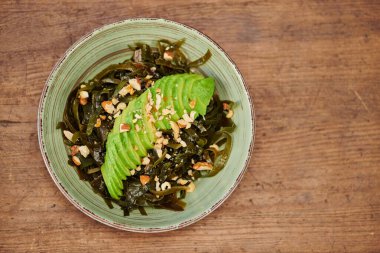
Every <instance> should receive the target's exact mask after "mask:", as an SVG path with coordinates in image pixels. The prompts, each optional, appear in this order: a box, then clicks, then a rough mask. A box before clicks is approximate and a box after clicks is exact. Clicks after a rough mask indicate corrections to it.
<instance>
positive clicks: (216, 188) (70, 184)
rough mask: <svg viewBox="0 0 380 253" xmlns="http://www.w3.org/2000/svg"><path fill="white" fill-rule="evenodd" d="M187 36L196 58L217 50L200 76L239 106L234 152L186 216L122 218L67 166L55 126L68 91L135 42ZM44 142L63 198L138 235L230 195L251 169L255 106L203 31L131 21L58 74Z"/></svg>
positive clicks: (89, 42)
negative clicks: (211, 78) (207, 79)
mask: <svg viewBox="0 0 380 253" xmlns="http://www.w3.org/2000/svg"><path fill="white" fill-rule="evenodd" d="M162 38H164V39H169V40H179V39H182V38H186V43H185V45H184V47H183V49H184V51H185V52H186V54H187V55H188V56H189V58H190V59H196V58H198V57H200V56H201V55H203V54H204V53H205V52H206V51H207V49H210V50H211V53H212V57H211V59H210V60H209V61H208V62H207V63H206V64H205V65H203V66H202V67H201V71H202V72H204V73H205V74H206V75H208V76H212V77H214V78H215V80H216V89H217V92H218V93H219V95H220V97H221V98H222V99H228V100H232V101H235V102H236V104H237V106H236V108H235V114H234V117H233V120H234V122H235V123H236V125H237V128H236V130H235V132H234V133H233V148H232V153H231V155H230V157H229V160H228V163H227V165H226V167H225V168H224V169H223V170H222V171H221V172H220V173H219V174H218V175H217V176H215V177H212V178H207V179H200V180H198V181H197V182H196V190H195V192H193V193H191V194H188V195H187V197H186V202H187V207H186V209H185V211H183V212H172V211H167V210H160V209H153V208H147V212H148V216H141V215H140V214H139V212H138V211H135V212H132V213H131V215H130V216H128V217H124V216H123V213H122V211H121V210H120V209H119V208H118V207H116V208H113V209H109V208H108V207H107V205H106V204H105V203H104V201H103V200H102V198H101V197H100V196H98V195H96V194H95V193H94V192H93V191H92V189H91V187H90V185H89V184H88V183H87V182H83V181H81V180H79V178H78V175H77V174H76V172H75V170H74V169H73V168H70V167H69V166H68V165H67V150H66V149H65V146H64V144H63V140H62V135H61V132H60V130H57V129H56V124H57V122H59V121H61V120H62V115H63V110H64V107H65V103H66V99H67V97H68V95H69V92H70V91H71V90H72V89H73V87H74V86H76V85H78V84H79V83H80V82H82V81H84V80H88V79H90V78H92V77H93V76H94V75H95V74H96V73H97V72H99V71H100V70H101V69H103V68H105V67H106V66H108V65H110V64H112V63H119V62H121V61H123V60H124V59H125V58H126V57H129V56H130V55H131V51H130V50H129V49H128V45H129V44H134V43H135V42H144V43H148V44H150V45H152V46H154V45H155V42H156V41H157V40H158V39H162ZM38 134H39V135H38V137H39V143H40V148H41V152H42V156H43V158H44V161H45V164H46V167H47V169H48V171H49V173H50V175H51V177H52V178H53V180H54V182H55V183H56V184H57V186H58V188H59V189H60V190H61V192H62V193H63V195H65V197H66V198H67V199H68V200H69V201H70V202H71V203H73V205H74V206H76V207H77V208H78V209H79V210H81V211H82V212H83V213H85V214H87V215H88V216H90V217H91V218H93V219H95V220H97V221H100V222H102V223H104V224H106V225H109V226H112V227H115V228H119V229H123V230H128V231H135V232H161V231H168V230H173V229H177V228H181V227H184V226H187V225H189V224H192V223H194V222H196V221H198V220H200V219H202V218H203V217H205V216H206V215H207V214H209V213H211V212H212V211H213V210H215V209H216V208H217V207H218V206H220V205H221V204H222V203H223V201H224V200H226V198H227V197H228V196H229V195H230V194H231V192H232V191H233V190H234V189H235V188H236V186H237V185H238V183H239V181H240V180H241V178H242V176H243V174H244V171H245V170H246V168H247V165H248V161H249V157H250V154H251V151H252V147H253V137H254V114H253V105H252V103H251V100H250V96H249V93H248V90H247V87H246V86H245V84H244V80H243V77H242V76H241V74H240V72H239V71H238V69H237V67H236V65H235V64H234V63H233V62H232V61H231V59H230V58H229V57H228V56H227V54H226V53H225V52H224V51H223V50H222V49H221V48H220V47H219V46H218V45H217V44H216V43H215V42H213V41H212V40H211V39H210V38H208V37H207V36H205V35H204V34H202V33H200V32H199V31H197V30H195V29H193V28H190V27H188V26H185V25H183V24H179V23H176V22H173V21H169V20H164V19H129V20H125V21H121V22H118V23H114V24H110V25H106V26H103V27H101V28H99V29H96V30H95V31H93V32H92V33H90V34H88V35H86V36H85V37H83V38H81V39H80V40H79V41H77V42H76V43H75V44H74V45H73V46H72V47H71V48H70V49H69V50H68V51H67V52H66V53H65V55H64V56H63V57H62V59H61V60H60V61H59V62H58V63H57V65H56V66H55V67H54V69H53V70H52V72H51V74H50V76H49V78H48V80H47V82H46V85H45V88H44V90H43V92H42V95H41V102H40V107H39V114H38Z"/></svg>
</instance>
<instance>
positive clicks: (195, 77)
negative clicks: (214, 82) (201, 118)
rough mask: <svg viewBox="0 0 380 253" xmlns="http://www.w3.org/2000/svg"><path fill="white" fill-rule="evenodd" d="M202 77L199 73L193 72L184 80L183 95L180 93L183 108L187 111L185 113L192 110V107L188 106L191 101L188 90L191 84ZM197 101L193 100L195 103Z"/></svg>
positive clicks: (191, 86)
mask: <svg viewBox="0 0 380 253" xmlns="http://www.w3.org/2000/svg"><path fill="white" fill-rule="evenodd" d="M202 78H204V77H203V76H201V75H197V74H193V75H189V77H188V78H186V81H185V87H184V89H183V93H182V94H183V95H182V103H183V107H184V110H186V111H187V113H190V112H191V111H193V110H194V109H193V108H191V107H190V102H191V99H190V91H191V89H192V88H193V84H194V83H195V82H196V81H198V80H200V79H202ZM196 102H197V101H196V100H195V103H196Z"/></svg>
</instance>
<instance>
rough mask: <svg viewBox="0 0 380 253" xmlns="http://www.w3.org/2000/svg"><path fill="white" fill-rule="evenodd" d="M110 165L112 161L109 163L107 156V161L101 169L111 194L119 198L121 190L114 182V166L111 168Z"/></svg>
mask: <svg viewBox="0 0 380 253" xmlns="http://www.w3.org/2000/svg"><path fill="white" fill-rule="evenodd" d="M108 159H109V158H108ZM109 165H110V163H107V157H106V158H105V162H104V164H103V165H102V167H101V168H100V169H101V172H102V175H103V178H104V182H105V183H106V186H107V190H108V192H109V194H110V195H111V197H112V198H115V199H118V198H119V195H120V193H121V190H120V189H117V188H116V186H115V182H114V181H115V180H114V179H113V178H111V176H112V168H110V167H109Z"/></svg>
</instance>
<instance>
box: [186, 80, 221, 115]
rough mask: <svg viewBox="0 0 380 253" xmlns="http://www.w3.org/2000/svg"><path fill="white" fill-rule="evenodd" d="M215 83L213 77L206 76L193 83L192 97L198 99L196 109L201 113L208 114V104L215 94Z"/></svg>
mask: <svg viewBox="0 0 380 253" xmlns="http://www.w3.org/2000/svg"><path fill="white" fill-rule="evenodd" d="M214 89H215V83H214V79H213V78H210V77H208V78H204V79H201V80H197V81H195V82H194V83H193V86H192V87H191V91H190V99H191V100H196V101H197V102H196V104H195V108H194V111H196V112H197V113H199V114H200V115H205V114H206V109H207V105H208V104H209V103H210V100H211V98H212V95H213V94H214Z"/></svg>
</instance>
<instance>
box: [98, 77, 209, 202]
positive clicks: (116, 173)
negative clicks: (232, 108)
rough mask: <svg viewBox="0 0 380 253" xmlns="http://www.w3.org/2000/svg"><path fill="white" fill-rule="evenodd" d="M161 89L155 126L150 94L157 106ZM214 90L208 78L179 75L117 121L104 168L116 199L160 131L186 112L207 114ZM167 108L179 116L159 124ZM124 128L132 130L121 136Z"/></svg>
mask: <svg viewBox="0 0 380 253" xmlns="http://www.w3.org/2000/svg"><path fill="white" fill-rule="evenodd" d="M158 88H160V89H161V92H160V94H161V96H162V102H161V107H160V108H159V110H158V111H157V112H154V111H153V110H152V112H151V113H152V115H153V117H154V120H155V123H153V122H151V121H150V120H149V114H148V112H147V111H146V105H147V104H148V103H149V101H148V93H149V92H151V94H152V100H153V101H154V102H156V94H157V89H158ZM214 89H215V84H214V80H213V79H212V78H204V77H203V76H201V75H198V74H178V75H172V76H168V77H164V78H161V79H160V80H158V81H157V82H156V84H155V85H154V86H153V87H151V88H149V89H148V90H147V91H145V92H144V93H143V94H141V95H140V96H139V97H138V98H136V99H135V100H133V101H131V102H130V103H129V105H128V106H127V108H126V109H125V110H124V111H123V113H122V114H121V115H120V116H119V117H118V118H117V119H116V120H115V124H114V127H113V130H112V131H111V133H110V134H109V136H108V138H107V144H106V148H107V151H106V157H105V162H104V164H103V165H102V167H101V171H102V174H103V177H104V181H105V183H106V186H107V189H108V191H109V193H110V195H111V196H112V198H115V199H119V197H120V196H121V195H122V189H123V183H122V180H125V179H126V177H127V176H129V175H130V172H129V170H132V169H135V168H136V167H137V166H138V165H140V164H141V157H144V156H146V155H147V151H148V150H149V149H152V148H153V146H154V142H155V140H156V135H155V133H156V132H157V130H161V129H165V130H166V129H170V128H171V127H170V124H169V121H170V120H173V121H177V120H179V119H180V117H182V115H183V114H184V110H187V111H188V113H189V112H190V111H195V112H196V115H199V114H200V115H204V114H206V109H207V105H208V104H209V102H210V100H211V98H212V95H213V93H214ZM192 100H195V101H196V105H195V107H194V108H193V109H192V108H190V105H189V103H190V101H192ZM167 107H169V108H174V110H175V114H174V115H167V116H166V117H165V118H164V119H163V120H158V118H159V117H160V115H162V110H163V109H164V108H167ZM136 114H138V115H139V116H141V119H138V120H137V121H136V120H135V119H136ZM137 118H140V117H137ZM134 121H135V122H134ZM120 124H128V125H130V127H131V129H130V130H129V131H126V132H122V133H120ZM138 128H140V129H138Z"/></svg>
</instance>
